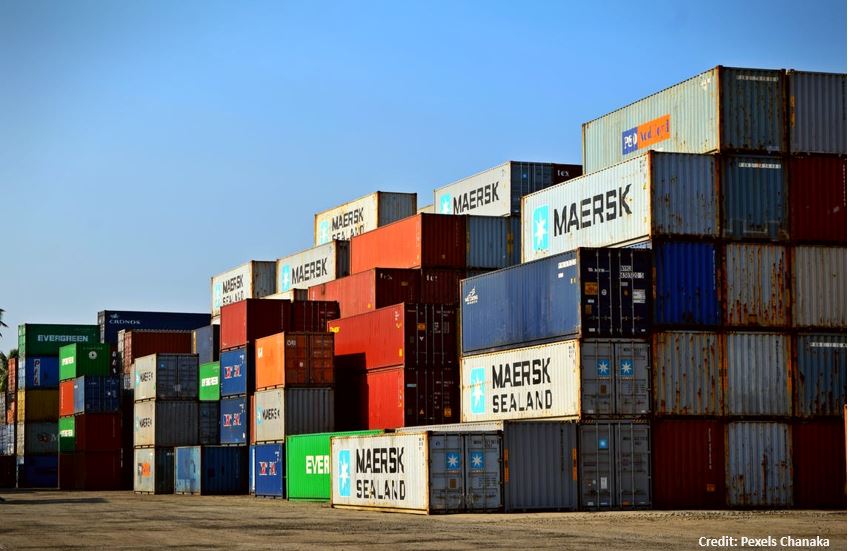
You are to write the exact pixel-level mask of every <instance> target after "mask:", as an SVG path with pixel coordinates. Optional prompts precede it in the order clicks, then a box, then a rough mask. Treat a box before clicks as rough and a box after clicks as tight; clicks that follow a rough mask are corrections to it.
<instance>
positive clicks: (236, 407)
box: [218, 396, 250, 446]
mask: <svg viewBox="0 0 848 551" xmlns="http://www.w3.org/2000/svg"><path fill="white" fill-rule="evenodd" d="M248 407H249V404H248V400H247V398H246V397H244V396H238V397H235V398H222V399H221V401H220V412H221V414H220V417H219V422H218V424H219V426H220V427H221V432H220V433H219V434H220V436H219V439H220V442H221V444H235V445H239V446H244V445H247V444H249V443H250V437H249V436H250V435H249V434H248V430H249V428H250V411H249V410H248Z"/></svg>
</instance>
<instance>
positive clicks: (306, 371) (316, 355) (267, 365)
mask: <svg viewBox="0 0 848 551" xmlns="http://www.w3.org/2000/svg"><path fill="white" fill-rule="evenodd" d="M255 348H256V364H255V370H256V390H261V389H263V388H272V387H277V386H329V385H332V384H333V350H334V349H333V334H332V333H277V334H276V335H270V336H268V337H263V338H261V339H257V340H256V345H255Z"/></svg>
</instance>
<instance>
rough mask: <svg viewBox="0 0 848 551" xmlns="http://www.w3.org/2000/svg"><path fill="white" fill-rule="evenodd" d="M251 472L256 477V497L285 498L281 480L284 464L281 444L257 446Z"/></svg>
mask: <svg viewBox="0 0 848 551" xmlns="http://www.w3.org/2000/svg"><path fill="white" fill-rule="evenodd" d="M254 448H255V449H256V453H255V457H254V463H253V471H254V474H255V477H256V495H258V496H274V497H285V492H284V491H283V490H284V488H283V480H284V479H285V476H284V475H285V473H284V472H283V471H284V468H285V464H286V462H285V461H284V458H285V456H283V444H257V445H256V446H254Z"/></svg>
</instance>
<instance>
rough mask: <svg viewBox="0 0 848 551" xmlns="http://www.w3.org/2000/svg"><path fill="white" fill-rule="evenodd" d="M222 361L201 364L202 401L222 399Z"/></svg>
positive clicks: (200, 396) (200, 395)
mask: <svg viewBox="0 0 848 551" xmlns="http://www.w3.org/2000/svg"><path fill="white" fill-rule="evenodd" d="M220 377H221V363H220V362H209V363H205V364H200V386H199V387H198V388H199V389H200V393H199V395H198V398H199V399H200V401H201V402H217V401H218V400H220V399H221V380H220Z"/></svg>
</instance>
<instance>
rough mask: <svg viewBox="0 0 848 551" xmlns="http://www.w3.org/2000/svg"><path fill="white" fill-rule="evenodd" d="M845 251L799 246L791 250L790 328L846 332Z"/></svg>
mask: <svg viewBox="0 0 848 551" xmlns="http://www.w3.org/2000/svg"><path fill="white" fill-rule="evenodd" d="M845 262H846V256H845V247H844V246H842V247H817V246H798V247H794V248H793V250H792V299H793V300H792V324H793V325H794V326H795V327H804V328H810V327H816V328H822V329H825V328H826V329H844V328H845V325H846V323H845V315H846V311H845V304H846V300H848V298H846V292H845V291H846V286H848V279H846V275H845V267H846V265H845Z"/></svg>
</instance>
